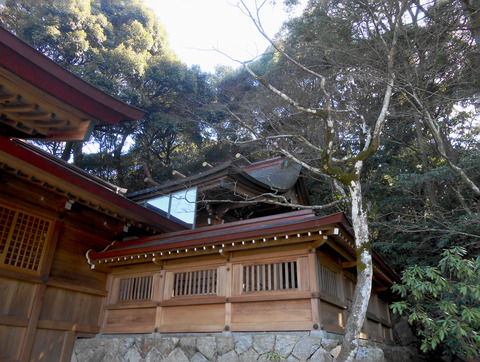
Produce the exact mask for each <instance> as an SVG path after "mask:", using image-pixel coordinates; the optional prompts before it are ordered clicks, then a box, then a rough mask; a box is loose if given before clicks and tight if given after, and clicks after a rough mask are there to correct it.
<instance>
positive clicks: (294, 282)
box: [243, 261, 298, 292]
mask: <svg viewBox="0 0 480 362" xmlns="http://www.w3.org/2000/svg"><path fill="white" fill-rule="evenodd" d="M297 288H298V272H297V262H296V261H289V262H284V263H274V264H263V265H246V266H244V267H243V291H244V292H259V291H265V290H282V289H297Z"/></svg>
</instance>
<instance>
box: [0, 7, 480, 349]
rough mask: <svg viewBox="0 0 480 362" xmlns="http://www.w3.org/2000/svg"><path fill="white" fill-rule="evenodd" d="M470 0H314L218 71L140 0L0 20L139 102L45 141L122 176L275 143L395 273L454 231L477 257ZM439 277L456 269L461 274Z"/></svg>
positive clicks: (135, 183) (192, 169) (476, 49)
mask: <svg viewBox="0 0 480 362" xmlns="http://www.w3.org/2000/svg"><path fill="white" fill-rule="evenodd" d="M297 3H298V1H295V0H289V1H285V5H286V6H292V7H293V6H296V5H297ZM243 10H244V12H245V13H246V14H248V8H243ZM256 14H257V12H255V11H252V12H251V13H250V15H251V16H252V21H253V25H252V26H257V28H258V29H259V31H260V32H261V31H262V26H261V11H260V12H259V14H260V17H259V18H256ZM478 14H480V6H479V4H478V1H474V0H448V1H437V0H431V1H413V0H411V1H408V0H403V1H393V0H389V1H362V0H357V1H354V0H348V1H336V0H327V1H315V0H310V1H308V3H307V5H306V8H305V10H304V11H303V13H302V15H300V16H299V17H297V18H294V19H291V20H290V21H288V22H287V23H285V24H284V26H283V27H282V29H281V31H280V32H279V33H278V34H277V36H276V37H275V38H274V39H270V40H271V44H272V46H271V47H270V48H269V49H268V50H267V52H265V54H263V55H262V56H261V57H259V58H258V59H256V60H255V61H253V62H250V63H240V62H239V68H238V69H230V68H221V67H219V68H218V70H217V72H216V73H215V74H207V73H204V72H202V71H201V70H200V68H199V67H196V66H193V67H188V66H186V65H185V64H183V63H182V62H181V60H180V59H178V58H177V57H176V55H175V54H174V52H173V51H172V49H171V48H170V47H169V44H168V36H167V31H168V29H167V30H165V29H164V28H163V26H162V25H161V23H160V22H159V20H158V19H157V18H156V17H155V15H154V14H153V12H152V11H151V10H150V9H148V8H147V7H146V6H145V4H144V3H143V1H142V0H129V1H112V0H92V1H90V0H64V1H44V2H38V3H37V2H33V1H25V2H22V1H9V0H7V1H6V3H5V5H0V24H1V25H2V26H4V27H5V28H7V29H8V30H10V31H11V32H13V33H14V34H16V35H17V36H18V37H20V38H21V39H23V40H25V41H26V42H28V43H29V44H31V45H32V46H33V47H35V48H36V49H38V50H39V51H41V52H42V53H44V54H46V55H47V56H48V57H50V58H51V59H53V60H54V61H56V62H57V63H59V64H61V65H62V66H64V67H65V68H67V69H68V70H70V71H72V72H73V73H75V74H77V75H79V76H80V77H82V78H83V79H85V80H87V81H88V82H90V83H92V84H93V85H95V86H97V87H99V88H100V89H102V90H104V91H106V92H107V93H110V94H112V95H114V96H115V97H117V98H119V99H121V100H123V101H125V102H126V103H129V104H131V105H134V106H137V107H139V108H142V109H144V110H146V111H147V114H146V116H145V117H144V118H143V119H141V120H139V121H138V122H130V123H124V124H120V125H118V126H115V127H110V128H104V129H97V130H95V132H94V134H93V138H92V140H91V144H93V145H94V147H93V148H91V149H93V150H94V151H93V152H88V153H87V152H84V149H85V148H84V147H85V144H84V143H82V142H70V143H47V144H43V147H46V148H47V149H48V150H49V151H50V152H52V153H53V154H55V155H57V156H59V157H62V158H63V159H65V160H70V162H73V163H75V164H76V165H77V166H79V167H81V168H84V169H85V170H87V171H89V172H91V173H93V174H95V175H97V176H99V177H102V178H104V179H105V180H107V181H110V182H113V183H115V184H117V185H118V186H121V187H125V188H128V189H129V190H130V191H136V190H140V189H143V188H146V187H149V186H152V185H154V184H160V183H163V182H166V181H167V180H168V179H170V178H171V173H172V171H173V170H178V171H180V172H182V173H184V174H193V173H196V172H199V171H200V170H201V168H202V166H201V165H202V163H203V162H205V161H206V162H208V163H210V164H217V163H219V162H220V161H224V160H227V159H229V158H231V157H232V155H234V154H235V153H236V152H237V151H239V150H240V151H241V152H242V154H243V155H246V156H247V157H248V158H250V159H251V160H260V159H262V158H266V157H274V156H277V155H284V156H285V157H289V158H291V159H293V160H295V161H298V162H300V163H302V165H303V166H304V176H305V178H306V182H307V183H308V186H309V190H310V193H311V195H310V196H311V199H312V201H313V203H314V204H315V205H319V206H321V205H325V204H332V205H333V204H334V205H335V206H333V207H330V208H326V209H320V208H319V210H318V211H317V212H318V213H324V214H328V213H332V212H335V211H339V210H340V211H345V212H346V213H347V214H348V215H352V212H353V213H355V211H356V210H357V209H356V208H357V207H360V208H361V209H362V210H363V209H364V215H365V217H366V220H367V221H365V224H368V226H369V229H367V239H368V240H367V242H368V245H369V246H370V245H371V246H372V247H373V249H375V250H376V251H377V252H379V253H380V254H381V255H382V256H383V257H384V258H385V260H386V261H387V262H388V263H389V264H390V265H391V266H392V267H393V268H394V269H395V270H396V271H397V272H398V273H399V274H401V273H402V272H403V271H404V270H410V272H411V270H412V269H408V268H409V267H413V268H424V269H418V270H417V271H418V273H420V270H422V271H423V270H433V269H431V268H434V267H436V266H437V265H445V262H443V264H441V263H442V260H445V255H446V254H445V250H446V249H450V248H454V247H455V248H460V249H456V250H461V253H460V254H461V255H460V256H461V258H463V259H465V260H467V261H468V262H466V264H465V265H467V266H468V265H470V266H471V265H473V266H472V267H471V269H474V270H475V272H478V270H480V268H479V267H478V265H476V266H475V263H477V264H478V262H479V260H480V259H478V258H476V257H477V256H478V254H479V250H480V205H479V199H480V168H479V165H480V147H479V146H480V114H479V107H480V104H479V90H480V17H479V15H478ZM352 183H357V185H356V186H355V187H353V186H352ZM360 189H361V195H360V196H361V202H360V204H358V205H355V204H354V203H352V202H351V200H352V198H354V193H355V192H358V190H360ZM335 201H339V202H338V203H335ZM357 211H358V210H357ZM475 258H476V259H475ZM455 262H456V264H455V265H462V267H463V265H464V264H462V263H461V261H460V259H458V258H457V259H455ZM439 263H440V264H439ZM472 263H473V264H472ZM429 268H430V269H429ZM414 270H415V269H414ZM435 270H436V269H435ZM442 272H443V271H442ZM437 274H438V275H440V273H437ZM408 275H410V274H406V276H405V277H404V281H406V282H411V280H410V279H408ZM419 275H420V274H419ZM470 277H471V279H472V280H473V279H474V278H475V276H470ZM476 278H478V276H476ZM475 280H476V279H475ZM449 283H453V284H455V283H460V284H461V283H462V280H461V275H460V274H459V275H458V277H457V278H453V279H452V280H449ZM397 290H400V291H401V292H402V294H403V296H405V297H406V296H407V289H405V288H403V289H402V288H401V287H398V288H397ZM452 290H455V287H452ZM477 294H478V293H477ZM452 298H453V297H452ZM469 298H470V299H468V303H467V302H466V304H465V305H468V308H470V309H469V311H472V310H473V312H472V313H473V314H469V315H470V321H469V322H468V321H462V323H464V322H465V323H471V324H470V325H471V326H472V325H473V326H477V327H478V325H479V323H480V313H479V312H478V311H479V308H480V301H479V298H478V295H476V294H475V293H474V292H472V293H470V294H469ZM475 298H476V299H475ZM427 299H428V298H424V299H422V300H421V303H424V304H425V308H424V310H429V308H430V309H431V306H429V305H428V303H429V301H428V300H427ZM452 300H453V299H452ZM435 302H438V301H435ZM404 310H406V308H405V309H404ZM469 313H470V312H469ZM460 319H461V317H460ZM439 320H441V319H439ZM419 323H420V324H421V322H419ZM459 323H460V322H459ZM419 330H422V328H419ZM423 330H424V329H423ZM476 330H477V334H476V337H475V336H473V337H471V338H470V336H469V339H468V340H469V347H472V345H473V348H467V349H463V350H462V348H461V346H460V347H459V345H458V344H455V343H452V341H451V340H448V339H447V338H446V337H445V336H446V334H445V333H444V334H443V338H439V340H438V341H435V343H433V342H432V341H430V344H429V345H428V343H427V345H422V349H423V350H424V352H426V353H432V355H431V356H430V357H431V358H434V357H433V356H435V353H438V354H442V353H445V354H457V355H460V356H467V355H468V356H469V357H471V356H472V355H473V356H474V355H475V353H478V350H479V347H478V346H479V345H480V337H478V328H476ZM473 331H475V328H473ZM452 338H453V339H454V338H455V336H453V337H452ZM472 341H473V342H472ZM449 343H450V344H449ZM425 346H426V347H425ZM438 346H440V347H438ZM452 346H453V347H452ZM427 347H430V348H427ZM435 347H437V348H435ZM431 349H435V351H434V352H428V351H430V350H431ZM467 350H468V353H467V352H466V351H467Z"/></svg>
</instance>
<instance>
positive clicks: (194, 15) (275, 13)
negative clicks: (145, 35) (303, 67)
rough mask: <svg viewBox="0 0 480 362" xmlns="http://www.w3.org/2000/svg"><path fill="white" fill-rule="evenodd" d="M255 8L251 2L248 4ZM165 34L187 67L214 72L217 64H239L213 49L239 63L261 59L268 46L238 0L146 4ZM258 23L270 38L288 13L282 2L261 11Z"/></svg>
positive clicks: (156, 0) (148, 0) (148, 1)
mask: <svg viewBox="0 0 480 362" xmlns="http://www.w3.org/2000/svg"><path fill="white" fill-rule="evenodd" d="M248 2H249V3H250V4H252V6H253V4H254V0H251V1H248ZM145 3H146V4H147V6H148V7H149V8H151V9H152V10H153V11H154V12H155V14H156V15H157V17H158V18H159V19H160V22H161V23H162V24H163V26H164V27H165V30H166V32H167V33H168V37H169V42H170V47H171V48H172V49H173V51H174V52H175V53H176V54H177V56H178V57H179V58H180V59H181V60H182V61H183V62H184V63H186V64H187V65H193V64H198V65H200V67H201V69H202V70H203V71H205V72H214V70H215V66H216V65H218V64H222V65H230V66H233V67H237V66H238V65H239V64H238V63H236V62H234V61H232V60H230V59H229V58H228V57H227V56H225V55H222V54H220V53H218V52H216V51H214V50H213V49H218V50H219V51H221V52H223V53H225V54H228V55H229V56H230V57H232V58H234V59H239V60H241V61H246V60H250V59H252V58H254V57H256V56H258V55H261V54H262V53H263V52H264V51H265V49H266V48H267V46H268V42H267V40H266V39H265V38H263V37H262V36H261V35H260V34H259V33H258V31H257V29H256V28H255V26H254V25H253V23H252V21H251V20H250V19H249V18H248V17H247V16H246V15H245V14H243V13H242V12H241V10H240V9H239V8H238V7H237V6H236V4H237V0H145ZM261 19H262V23H263V26H264V28H265V30H266V32H267V34H268V35H269V36H270V37H273V36H274V35H275V34H276V33H277V31H278V30H279V29H280V27H281V25H282V23H283V21H284V20H286V19H287V13H286V11H284V7H283V5H282V2H281V1H278V4H277V5H276V6H271V5H270V4H269V1H267V4H265V6H264V7H263V8H262V11H261Z"/></svg>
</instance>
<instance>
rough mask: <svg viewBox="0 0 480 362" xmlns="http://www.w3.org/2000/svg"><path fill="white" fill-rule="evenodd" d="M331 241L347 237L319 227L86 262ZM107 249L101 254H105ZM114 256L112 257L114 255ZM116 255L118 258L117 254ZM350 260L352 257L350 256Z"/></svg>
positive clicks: (137, 260) (143, 260)
mask: <svg viewBox="0 0 480 362" xmlns="http://www.w3.org/2000/svg"><path fill="white" fill-rule="evenodd" d="M333 238H335V239H338V238H341V239H342V240H345V242H348V240H349V237H348V236H347V235H346V234H345V233H344V232H343V231H341V230H340V229H339V228H334V227H331V226H329V227H322V228H320V229H318V228H316V229H311V230H304V231H301V232H296V233H283V234H277V235H267V236H260V237H258V238H247V239H245V238H238V239H232V240H228V241H224V242H217V243H208V242H205V243H199V244H198V245H191V246H186V247H179V246H177V245H175V244H174V243H172V244H171V245H169V244H168V243H167V244H161V245H159V246H158V247H156V248H155V247H148V248H145V250H144V251H141V252H139V251H138V248H137V250H132V252H128V251H118V252H114V251H112V253H111V254H112V255H109V256H106V257H102V258H97V257H95V256H93V257H92V258H91V257H90V255H91V254H94V253H95V252H94V251H93V250H91V251H89V252H88V253H87V255H86V257H87V260H88V263H89V264H90V265H91V267H92V269H93V268H95V267H97V266H107V267H114V266H115V267H116V266H123V265H130V264H143V263H150V262H156V263H158V262H159V261H162V260H169V259H180V258H186V257H197V256H203V255H213V254H220V255H228V253H230V252H234V251H236V252H238V251H245V250H254V249H260V248H268V247H275V246H282V245H291V244H299V243H309V244H308V247H310V248H315V249H316V248H319V247H321V246H322V245H323V244H324V243H328V244H330V243H335V241H334V240H333ZM192 244H193V243H192ZM113 245H118V242H114V243H113V244H112V246H113ZM108 249H109V248H107V249H106V250H104V251H103V252H108ZM114 254H115V255H114ZM117 254H118V255H117ZM349 258H350V259H351V258H353V256H349Z"/></svg>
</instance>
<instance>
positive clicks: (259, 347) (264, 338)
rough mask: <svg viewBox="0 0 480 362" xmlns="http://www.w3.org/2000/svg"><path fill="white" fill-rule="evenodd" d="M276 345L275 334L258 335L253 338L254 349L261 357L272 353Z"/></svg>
mask: <svg viewBox="0 0 480 362" xmlns="http://www.w3.org/2000/svg"><path fill="white" fill-rule="evenodd" d="M274 345H275V335H273V334H258V335H254V336H253V348H254V349H255V351H257V353H258V354H259V355H263V354H267V353H268V352H272V351H273V347H274Z"/></svg>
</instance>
